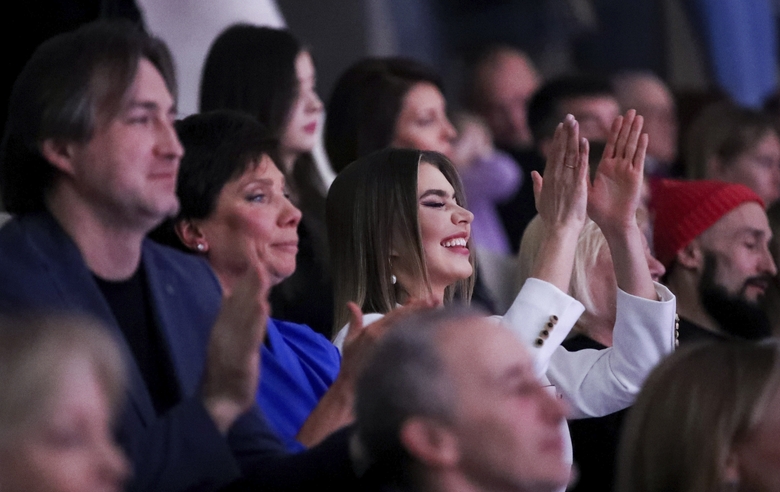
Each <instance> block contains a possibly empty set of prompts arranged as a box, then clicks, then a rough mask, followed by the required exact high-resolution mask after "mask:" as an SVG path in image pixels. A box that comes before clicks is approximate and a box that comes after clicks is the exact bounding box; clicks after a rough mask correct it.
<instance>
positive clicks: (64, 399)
mask: <svg viewBox="0 0 780 492" xmlns="http://www.w3.org/2000/svg"><path fill="white" fill-rule="evenodd" d="M58 378H59V381H58V384H57V385H56V386H55V390H54V392H53V394H52V395H51V396H50V399H49V401H48V405H47V408H46V409H45V411H44V412H43V414H42V418H41V420H40V421H39V422H38V423H37V424H35V425H33V426H31V428H30V429H29V432H26V433H25V434H24V435H23V436H21V437H20V439H19V442H18V443H14V444H13V445H12V446H9V447H7V448H0V456H1V457H2V459H0V490H2V491H3V492H119V491H120V490H122V485H123V483H124V481H125V480H126V479H127V478H128V475H129V471H130V470H129V465H128V463H127V460H126V459H125V457H124V455H123V454H122V452H121V451H120V450H119V448H118V447H117V446H116V444H114V441H113V438H112V433H111V418H110V417H111V415H110V413H111V412H110V407H109V402H108V397H107V395H106V392H105V391H104V389H103V388H102V387H101V385H100V383H99V381H98V378H97V375H96V374H95V371H94V368H93V366H92V364H91V363H90V362H89V361H88V360H87V359H86V358H84V357H76V358H72V359H70V360H68V362H67V365H66V366H65V367H64V369H63V370H62V371H61V373H60V374H58Z"/></svg>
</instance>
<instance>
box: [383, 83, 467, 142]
mask: <svg viewBox="0 0 780 492" xmlns="http://www.w3.org/2000/svg"><path fill="white" fill-rule="evenodd" d="M456 136H457V133H456V132H455V127H453V126H452V123H450V120H449V118H447V103H446V101H445V100H444V96H443V95H442V93H441V91H440V90H439V88H438V87H436V86H435V85H434V84H431V83H429V82H420V83H417V84H415V85H413V86H412V88H411V89H409V91H408V92H407V93H406V95H405V96H404V99H403V103H402V105H401V111H400V113H399V114H398V119H397V120H396V122H395V135H394V136H393V140H392V141H391V142H390V146H391V147H397V148H408V149H417V150H433V151H435V152H439V153H441V154H444V155H446V156H449V155H450V153H451V151H452V141H453V140H454V139H455V137H456Z"/></svg>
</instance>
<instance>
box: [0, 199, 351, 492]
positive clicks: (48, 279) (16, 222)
mask: <svg viewBox="0 0 780 492" xmlns="http://www.w3.org/2000/svg"><path fill="white" fill-rule="evenodd" d="M141 261H142V265H143V268H144V269H145V273H146V276H147V282H148V286H149V293H150V297H151V299H152V304H153V310H154V312H155V315H156V319H155V321H156V322H157V326H158V327H159V329H160V330H161V331H162V335H163V337H162V338H163V340H164V341H165V342H166V343H167V345H168V350H169V353H170V357H171V362H172V365H173V368H174V372H175V374H176V377H177V380H178V383H179V387H180V392H181V395H182V399H181V401H180V402H178V403H177V404H176V405H175V406H174V407H173V408H171V409H170V410H169V411H167V412H166V413H165V414H164V415H162V416H159V417H158V416H157V415H156V412H155V409H154V406H153V404H152V400H151V397H150V395H149V392H148V390H147V388H146V384H145V383H144V380H143V377H142V375H141V372H140V370H139V368H138V366H137V364H136V363H135V361H134V359H133V357H132V355H131V351H130V348H129V345H128V344H127V343H126V342H125V339H124V336H123V334H122V332H121V330H120V328H119V326H118V325H117V322H116V320H115V318H114V316H113V313H112V312H111V309H110V307H109V306H108V303H107V302H106V301H105V299H104V297H103V295H102V293H101V292H100V289H99V287H98V286H97V283H96V282H95V280H94V278H93V277H92V274H91V272H90V271H89V270H88V269H87V266H86V264H85V263H84V261H83V259H82V257H81V253H80V252H79V250H78V248H77V247H76V245H75V243H74V242H73V241H72V240H71V239H70V237H68V235H67V234H66V233H65V232H64V231H63V229H62V228H61V227H60V226H59V224H58V223H57V222H56V220H55V219H54V218H53V217H52V216H51V215H49V214H48V213H41V214H31V215H29V216H25V217H22V218H14V219H12V220H11V221H9V222H8V223H7V224H5V226H4V227H3V228H2V229H0V312H13V311H24V310H30V309H36V310H41V309H45V310H54V311H68V312H80V313H85V314H89V315H91V316H93V317H97V318H98V319H99V320H101V321H102V322H103V323H104V324H105V325H106V327H107V328H108V329H109V330H110V331H111V332H112V333H113V334H114V335H115V338H116V339H117V340H118V341H119V344H120V347H121V349H122V351H123V352H124V353H125V357H126V360H127V361H128V364H127V365H128V368H129V371H128V374H129V388H128V397H127V400H128V401H127V404H126V405H125V408H124V409H123V411H122V415H121V418H120V419H119V420H120V421H119V423H118V429H117V439H118V441H119V443H120V445H121V446H122V448H123V449H124V450H125V452H126V453H127V455H128V457H129V458H130V460H131V462H132V464H133V471H134V473H133V479H132V481H131V483H130V485H129V488H128V489H129V490H133V491H136V490H137V491H147V490H148V491H152V490H154V491H168V490H170V491H178V490H217V489H218V488H220V487H222V486H224V485H226V484H228V483H230V482H232V481H233V480H235V479H237V478H238V477H239V476H241V474H242V471H243V472H244V474H245V475H246V476H248V477H250V478H251V479H252V481H253V482H256V484H257V485H260V486H263V485H264V486H267V487H272V488H274V489H275V490H276V489H286V488H289V489H291V490H294V489H305V488H307V487H308V486H309V482H311V485H313V484H314V483H315V482H317V481H319V485H320V486H321V484H322V483H323V480H333V481H334V482H336V483H339V482H341V481H342V480H346V481H347V483H348V482H349V481H350V480H351V479H354V476H353V474H352V472H351V469H350V465H349V460H348V451H347V447H348V446H347V444H348V443H347V437H346V433H345V432H344V433H341V435H336V436H335V437H334V438H333V439H330V440H329V441H326V443H325V444H324V445H323V446H320V449H315V450H313V451H311V452H308V453H303V454H299V455H292V456H291V455H287V454H286V452H285V450H284V447H283V446H282V444H281V443H280V441H279V439H278V438H277V437H276V436H275V435H274V433H273V432H272V431H271V430H270V428H269V427H268V425H267V423H266V422H265V418H264V417H263V415H262V413H261V412H260V411H259V410H258V409H257V408H254V409H253V410H252V411H250V412H248V413H247V414H246V415H244V416H242V417H241V418H240V419H239V420H238V421H237V422H236V424H235V425H234V426H233V428H232V429H231V431H230V433H229V436H228V439H225V438H224V437H223V436H222V435H221V434H220V433H219V431H218V430H217V428H216V427H215V426H214V423H213V421H212V420H211V418H210V417H209V415H208V414H207V412H206V410H205V408H204V407H203V405H202V402H201V400H200V398H199V397H198V390H199V384H200V380H201V377H202V373H203V369H204V365H205V357H206V347H207V344H208V338H209V333H210V330H211V326H212V325H213V323H214V320H215V319H216V316H217V313H218V311H219V308H220V303H221V291H220V287H219V283H218V282H217V279H216V277H215V276H214V274H213V273H212V271H211V269H210V268H209V266H208V265H207V264H206V263H205V262H204V261H202V260H201V259H199V258H196V257H194V256H189V255H186V254H184V253H180V252H177V251H174V250H172V249H170V248H167V247H164V246H161V245H158V244H156V243H154V242H152V241H150V240H146V241H144V243H143V250H142V260H141Z"/></svg>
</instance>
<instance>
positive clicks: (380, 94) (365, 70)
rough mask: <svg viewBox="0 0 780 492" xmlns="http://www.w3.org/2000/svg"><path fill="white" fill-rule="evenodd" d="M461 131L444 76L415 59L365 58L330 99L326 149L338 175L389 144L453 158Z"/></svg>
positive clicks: (352, 68)
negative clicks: (454, 123)
mask: <svg viewBox="0 0 780 492" xmlns="http://www.w3.org/2000/svg"><path fill="white" fill-rule="evenodd" d="M456 135H457V134H456V132H455V128H454V127H453V126H452V123H450V120H449V118H447V103H446V100H445V99H444V95H443V89H442V82H441V79H440V78H439V76H438V75H437V74H436V73H435V72H434V71H433V70H431V69H430V68H428V67H427V66H425V65H423V64H421V63H418V62H416V61H414V60H410V59H406V58H366V59H364V60H361V61H359V62H357V63H355V64H354V65H352V66H351V67H350V68H348V69H347V71H346V72H344V74H343V75H342V76H341V77H340V78H339V80H338V81H337V82H336V86H335V88H334V89H333V94H332V95H331V97H330V101H328V119H327V122H326V124H325V149H326V150H327V152H328V157H329V158H330V162H331V165H332V166H333V169H334V170H335V171H336V172H337V173H338V172H341V170H342V169H344V168H345V167H346V166H347V165H348V164H349V163H351V162H352V161H354V160H356V159H357V158H359V157H362V156H364V155H368V154H370V153H372V152H375V151H377V150H380V149H384V148H386V147H396V148H409V149H419V150H432V151H435V152H439V153H441V154H444V155H447V156H449V154H450V152H451V151H452V141H453V140H454V139H455V136H456Z"/></svg>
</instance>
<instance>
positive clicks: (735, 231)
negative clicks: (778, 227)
mask: <svg viewBox="0 0 780 492" xmlns="http://www.w3.org/2000/svg"><path fill="white" fill-rule="evenodd" d="M753 233H761V234H762V235H763V236H764V238H765V239H767V240H768V239H769V238H770V237H771V236H772V231H771V229H770V228H769V220H768V219H767V216H766V212H765V211H764V208H763V207H762V206H761V205H759V204H758V203H757V202H745V203H743V204H741V205H739V206H737V207H735V208H734V209H733V210H730V211H729V212H728V213H726V214H725V215H724V216H723V217H721V218H720V219H718V221H717V222H715V223H714V224H713V225H712V226H710V228H709V229H707V230H706V231H704V232H703V233H702V234H701V236H700V238H701V240H702V241H703V242H704V243H711V244H715V243H718V242H723V241H730V240H734V239H738V238H739V237H740V236H741V235H742V234H753Z"/></svg>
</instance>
